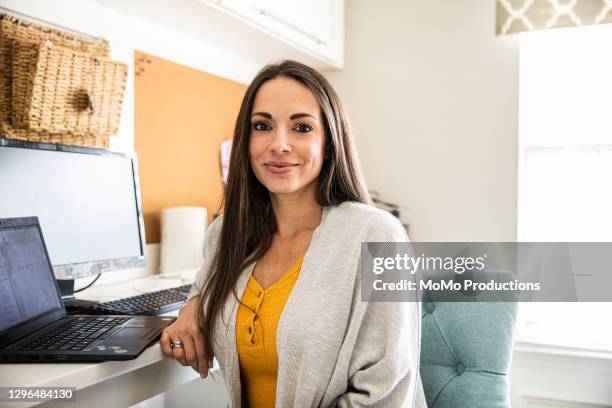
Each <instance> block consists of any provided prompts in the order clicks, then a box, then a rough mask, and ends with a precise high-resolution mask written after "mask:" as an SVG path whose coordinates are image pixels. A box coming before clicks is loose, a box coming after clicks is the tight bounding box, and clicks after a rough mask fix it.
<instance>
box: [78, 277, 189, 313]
mask: <svg viewBox="0 0 612 408" xmlns="http://www.w3.org/2000/svg"><path fill="white" fill-rule="evenodd" d="M190 289H191V285H190V284H189V285H183V286H179V287H176V288H170V289H164V290H158V291H155V292H148V293H143V294H142V295H137V296H132V297H128V298H123V299H118V300H113V301H110V302H104V303H98V304H96V305H94V306H91V307H86V308H81V307H77V308H68V313H69V314H89V315H92V314H93V315H98V314H103V315H159V314H163V313H166V312H169V311H172V310H175V309H179V308H181V307H183V306H184V305H185V303H186V302H187V295H188V294H189V290H190Z"/></svg>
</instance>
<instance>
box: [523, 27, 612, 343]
mask: <svg viewBox="0 0 612 408" xmlns="http://www.w3.org/2000/svg"><path fill="white" fill-rule="evenodd" d="M610 44H612V25H610V24H604V25H597V26H590V27H581V28H568V29H555V30H544V31H538V32H531V33H523V34H521V38H520V68H519V75H520V77H519V149H520V152H519V153H520V154H519V203H518V205H519V208H518V224H519V225H518V238H519V241H558V242H576V241H585V242H588V241H612V53H611V52H610ZM611 314H612V303H531V304H528V303H523V304H521V306H520V309H519V327H518V333H517V335H518V336H517V339H518V340H529V341H535V342H543V343H549V344H557V345H564V346H573V347H580V348H597V349H608V350H610V349H612V326H610V325H608V324H606V323H603V322H607V321H609V316H610V315H611Z"/></svg>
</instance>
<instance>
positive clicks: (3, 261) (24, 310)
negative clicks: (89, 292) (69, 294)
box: [0, 225, 62, 332]
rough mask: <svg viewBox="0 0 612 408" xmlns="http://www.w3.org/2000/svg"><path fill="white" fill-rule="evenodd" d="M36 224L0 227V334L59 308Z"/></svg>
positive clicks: (51, 273) (55, 288)
mask: <svg viewBox="0 0 612 408" xmlns="http://www.w3.org/2000/svg"><path fill="white" fill-rule="evenodd" d="M54 279H55V278H54V276H53V271H52V270H51V267H50V265H49V260H48V258H47V254H46V252H45V248H44V246H43V242H42V239H41V236H40V230H39V229H38V227H37V226H36V225H28V226H24V227H9V228H0V310H2V313H0V332H2V331H4V330H6V329H9V328H11V327H14V326H16V325H18V324H20V323H23V322H25V321H27V320H30V319H32V318H33V317H36V316H39V315H42V314H44V313H47V312H49V311H51V310H57V309H58V308H60V309H61V308H62V303H61V298H60V296H59V294H58V292H57V287H56V285H55V281H54Z"/></svg>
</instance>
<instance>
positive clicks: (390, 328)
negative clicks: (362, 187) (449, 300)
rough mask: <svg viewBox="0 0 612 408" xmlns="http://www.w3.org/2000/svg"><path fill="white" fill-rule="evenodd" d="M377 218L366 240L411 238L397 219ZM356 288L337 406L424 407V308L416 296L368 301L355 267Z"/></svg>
mask: <svg viewBox="0 0 612 408" xmlns="http://www.w3.org/2000/svg"><path fill="white" fill-rule="evenodd" d="M375 218H376V219H375V220H374V221H373V223H372V225H371V226H370V228H369V231H368V233H367V234H366V238H365V241H366V242H408V237H407V234H406V231H405V230H404V228H403V226H402V225H401V223H400V222H399V221H398V220H397V219H395V218H393V217H392V216H389V217H386V216H377V217H375ZM359 265H361V264H360V263H359ZM354 293H355V301H354V306H353V319H352V320H353V321H352V323H351V324H352V325H356V326H358V329H357V334H356V339H355V345H354V348H353V352H352V355H351V359H350V363H349V369H348V371H349V372H348V374H349V378H348V388H347V392H346V393H345V394H343V395H341V396H340V397H339V398H338V400H337V406H339V407H353V406H368V407H370V406H372V407H415V406H420V401H421V400H422V399H421V398H420V396H419V395H417V394H418V393H422V390H421V388H420V387H421V386H420V377H419V371H418V364H419V351H420V311H419V309H420V308H419V304H418V303H417V302H416V297H415V301H404V302H374V301H371V302H364V301H362V300H361V271H357V279H356V283H355V291H354ZM417 397H419V398H417ZM416 400H418V401H419V404H416V403H415V401H416Z"/></svg>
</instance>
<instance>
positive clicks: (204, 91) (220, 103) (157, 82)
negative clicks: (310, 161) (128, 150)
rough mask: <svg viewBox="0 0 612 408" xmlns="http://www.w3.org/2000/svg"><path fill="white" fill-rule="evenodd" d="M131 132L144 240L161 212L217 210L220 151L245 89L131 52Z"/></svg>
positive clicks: (154, 234)
mask: <svg viewBox="0 0 612 408" xmlns="http://www.w3.org/2000/svg"><path fill="white" fill-rule="evenodd" d="M134 58H135V60H134V71H135V72H134V75H135V77H134V116H135V117H134V132H135V136H134V137H135V141H134V142H135V150H136V154H137V155H138V168H139V172H140V183H141V194H142V206H143V212H144V222H145V233H146V237H147V243H155V242H159V241H160V231H159V225H160V215H161V210H162V209H163V208H167V207H175V206H203V207H206V209H207V210H208V219H209V222H211V221H212V216H213V214H215V213H216V212H218V211H219V205H220V203H221V199H222V194H223V183H222V179H221V169H220V163H219V148H220V145H221V142H222V141H223V140H224V139H228V138H231V137H232V134H233V131H234V124H235V121H236V117H237V116H238V111H239V109H240V103H241V102H242V98H243V96H244V93H245V91H246V86H245V85H243V84H240V83H237V82H234V81H230V80H227V79H224V78H221V77H218V76H215V75H211V74H208V73H205V72H202V71H198V70H195V69H192V68H189V67H186V66H183V65H179V64H176V63H173V62H171V61H167V60H164V59H161V58H158V57H154V56H152V55H149V54H144V53H142V52H138V51H137V52H135V54H134Z"/></svg>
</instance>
